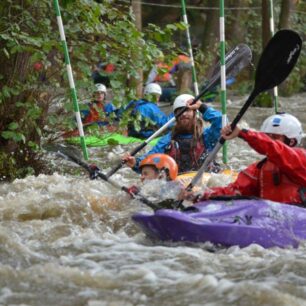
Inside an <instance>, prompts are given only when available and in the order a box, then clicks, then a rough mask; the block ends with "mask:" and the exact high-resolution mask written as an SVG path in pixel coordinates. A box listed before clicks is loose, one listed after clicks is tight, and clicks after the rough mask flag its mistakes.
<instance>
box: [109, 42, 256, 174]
mask: <svg viewBox="0 0 306 306" xmlns="http://www.w3.org/2000/svg"><path fill="white" fill-rule="evenodd" d="M251 60H252V51H251V49H250V48H249V47H248V46H247V45H245V44H239V45H238V46H237V47H235V48H234V49H232V50H231V51H230V52H228V53H227V55H226V57H225V65H226V73H227V77H229V78H230V77H234V76H236V75H237V74H238V73H239V71H241V70H242V69H243V68H244V67H246V66H247V65H248V64H250V62H251ZM220 78H221V72H220V63H218V64H216V65H215V68H214V70H213V74H212V77H211V79H210V80H209V82H208V84H207V85H206V86H205V88H204V89H203V90H202V91H201V92H200V93H199V94H198V95H197V96H196V97H195V98H194V100H193V102H192V104H195V103H196V102H197V101H198V100H199V99H200V98H201V97H202V96H203V95H204V94H206V93H207V92H208V91H209V90H211V89H212V88H214V87H215V86H216V85H217V84H218V83H219V82H220ZM186 109H187V107H184V108H182V110H181V111H179V112H178V114H177V115H176V117H173V118H172V119H170V120H169V121H168V122H167V123H166V124H164V125H163V126H162V127H161V128H160V129H159V130H157V131H156V132H155V133H154V134H153V135H152V136H150V137H149V138H148V139H147V140H145V141H144V142H143V143H142V144H140V145H139V146H137V147H136V148H135V149H134V150H132V151H131V152H130V155H131V156H134V155H136V154H137V153H138V152H139V151H140V150H142V149H143V148H144V147H145V146H146V145H147V144H148V143H149V142H150V141H152V140H153V139H154V138H156V137H157V136H159V135H160V134H161V133H162V132H163V131H165V130H166V129H167V128H168V127H169V126H170V125H171V124H172V123H174V121H175V120H176V118H178V117H179V116H181V115H182V114H183V113H184V112H185V111H186ZM124 164H125V162H123V161H120V163H118V164H117V165H116V166H115V167H114V168H113V169H111V170H110V171H109V172H108V173H107V174H106V176H107V177H110V176H112V175H113V174H114V173H116V172H117V171H118V170H119V169H120V168H121V167H122V166H123V165H124Z"/></svg>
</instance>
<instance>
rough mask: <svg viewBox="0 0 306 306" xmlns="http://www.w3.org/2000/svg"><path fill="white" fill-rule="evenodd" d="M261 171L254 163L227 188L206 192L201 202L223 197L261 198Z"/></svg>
mask: <svg viewBox="0 0 306 306" xmlns="http://www.w3.org/2000/svg"><path fill="white" fill-rule="evenodd" d="M258 177H259V169H258V168H257V163H254V164H252V165H250V166H249V167H247V168H246V169H245V170H243V171H241V172H240V173H239V175H238V177H237V179H236V181H235V182H233V183H231V184H229V185H227V186H226V187H213V188H210V189H209V190H207V191H205V192H204V194H203V196H202V198H201V200H207V199H209V198H211V197H215V196H222V195H233V196H234V195H243V196H257V197H258V196H259V187H258V186H259V184H258V182H259V180H258Z"/></svg>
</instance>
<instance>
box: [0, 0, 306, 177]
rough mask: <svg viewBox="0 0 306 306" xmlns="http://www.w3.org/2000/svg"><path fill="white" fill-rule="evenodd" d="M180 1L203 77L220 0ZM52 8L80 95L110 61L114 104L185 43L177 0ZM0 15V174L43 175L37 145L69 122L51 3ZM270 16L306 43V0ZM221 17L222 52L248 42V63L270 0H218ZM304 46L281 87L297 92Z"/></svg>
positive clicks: (265, 35)
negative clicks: (60, 22)
mask: <svg viewBox="0 0 306 306" xmlns="http://www.w3.org/2000/svg"><path fill="white" fill-rule="evenodd" d="M186 5H187V15H188V21H189V24H190V34H191V38H192V44H193V47H194V50H195V51H196V54H195V61H196V70H197V77H198V79H199V80H200V83H201V82H203V81H204V80H205V79H207V78H208V77H209V70H210V68H211V67H212V66H213V64H215V63H216V61H217V59H218V54H219V7H218V5H219V1H217V0H189V1H186ZM60 6H61V13H62V18H63V23H64V27H65V32H66V39H67V43H68V47H69V52H70V59H71V65H72V68H73V73H74V79H75V84H76V88H77V90H78V95H79V99H80V100H82V99H84V98H88V97H89V98H90V96H91V92H92V89H93V81H92V78H91V73H92V70H93V67H94V66H95V64H97V63H98V62H99V61H101V60H102V61H106V62H107V63H110V64H114V65H115V66H116V70H115V72H114V73H112V75H111V78H110V86H109V87H110V88H111V90H112V98H113V99H112V102H113V103H114V104H115V105H116V106H117V107H120V106H124V105H126V104H127V103H128V102H129V101H130V100H132V99H134V98H135V97H139V96H141V91H142V87H143V80H144V79H145V78H146V75H147V74H148V72H149V70H150V69H151V67H152V65H153V64H154V62H155V61H156V60H157V59H158V58H159V57H160V55H161V53H163V54H164V55H165V58H166V61H169V62H170V61H171V60H172V59H173V57H174V56H176V55H177V54H178V52H180V51H186V49H187V41H186V34H185V30H186V27H185V25H184V23H183V22H182V16H181V7H180V1H173V0H164V1H163V0H159V1H149V0H148V1H124V0H122V1H120V0H116V1H112V0H104V1H103V0H100V1H98V0H96V1H93V0H92V1H90V0H63V1H60ZM0 13H1V19H0V46H1V49H0V52H1V56H0V116H1V121H0V179H2V180H13V179H15V178H22V177H25V176H26V175H31V174H35V175H37V174H39V173H50V171H51V170H50V169H51V168H50V167H48V164H46V161H45V160H43V153H42V149H41V147H42V144H43V143H45V142H47V141H49V142H52V141H54V140H55V139H56V138H57V136H56V135H57V134H58V132H59V131H64V130H67V129H69V128H71V125H72V124H73V122H72V121H73V120H71V117H72V114H73V106H72V103H71V101H70V90H69V85H68V80H67V77H66V68H65V64H64V56H63V50H62V45H61V43H60V38H59V32H58V26H57V21H56V15H55V11H54V8H53V3H52V1H49V0H40V1H34V0H2V1H1V3H0ZM274 17H275V29H276V30H278V29H283V28H289V29H293V30H296V31H297V32H298V33H299V34H300V35H301V36H302V38H303V40H304V41H305V38H306V37H305V36H306V26H305V24H306V3H305V1H298V0H274ZM225 23H226V25H225V32H226V34H225V35H226V50H227V51H228V50H230V49H231V48H233V47H234V46H235V45H237V44H239V43H245V44H247V45H249V46H250V48H251V50H252V52H253V58H254V59H253V62H254V65H255V66H256V63H257V60H258V58H259V56H260V54H261V51H262V49H263V47H264V46H265V45H266V43H267V42H268V40H269V38H270V37H271V33H270V28H269V0H229V1H225ZM305 53H306V50H305V42H304V47H303V50H302V54H301V56H300V59H299V62H298V65H297V67H296V68H295V69H294V71H293V73H291V75H290V77H289V78H288V79H287V80H286V81H285V83H284V84H283V85H282V86H281V88H280V94H281V95H292V94H296V93H298V92H301V91H305V86H306V85H305V84H306V56H305ZM253 73H254V69H249V70H246V71H245V72H244V73H243V74H242V75H240V76H239V78H240V80H239V82H236V83H237V85H235V86H236V87H235V90H237V91H238V92H239V93H240V94H244V93H247V92H250V88H251V87H252V84H253V82H252V75H253ZM179 90H180V89H179V88H178V91H179ZM126 123H127V122H125V121H124V120H123V121H122V122H121V123H120V125H121V127H124V126H125V125H126Z"/></svg>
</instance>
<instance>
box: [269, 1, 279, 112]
mask: <svg viewBox="0 0 306 306" xmlns="http://www.w3.org/2000/svg"><path fill="white" fill-rule="evenodd" d="M273 11H274V6H273V0H269V14H270V32H271V37H272V36H273V35H274V13H273ZM273 103H274V111H275V113H277V112H278V87H277V86H275V87H274V88H273Z"/></svg>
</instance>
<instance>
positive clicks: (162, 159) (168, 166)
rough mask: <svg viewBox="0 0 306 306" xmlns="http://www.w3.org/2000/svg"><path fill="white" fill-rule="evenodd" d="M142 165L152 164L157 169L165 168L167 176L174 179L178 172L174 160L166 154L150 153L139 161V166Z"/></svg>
mask: <svg viewBox="0 0 306 306" xmlns="http://www.w3.org/2000/svg"><path fill="white" fill-rule="evenodd" d="M143 166H153V167H155V168H156V169H157V170H159V171H162V170H166V173H167V175H168V178H169V179H170V180H175V179H176V177H177V173H178V167H177V164H176V161H175V160H174V159H173V158H172V157H171V156H169V155H167V154H160V153H156V154H151V155H149V156H148V157H146V158H145V159H143V160H142V161H141V162H140V165H139V168H140V169H141V168H142V167H143Z"/></svg>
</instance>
